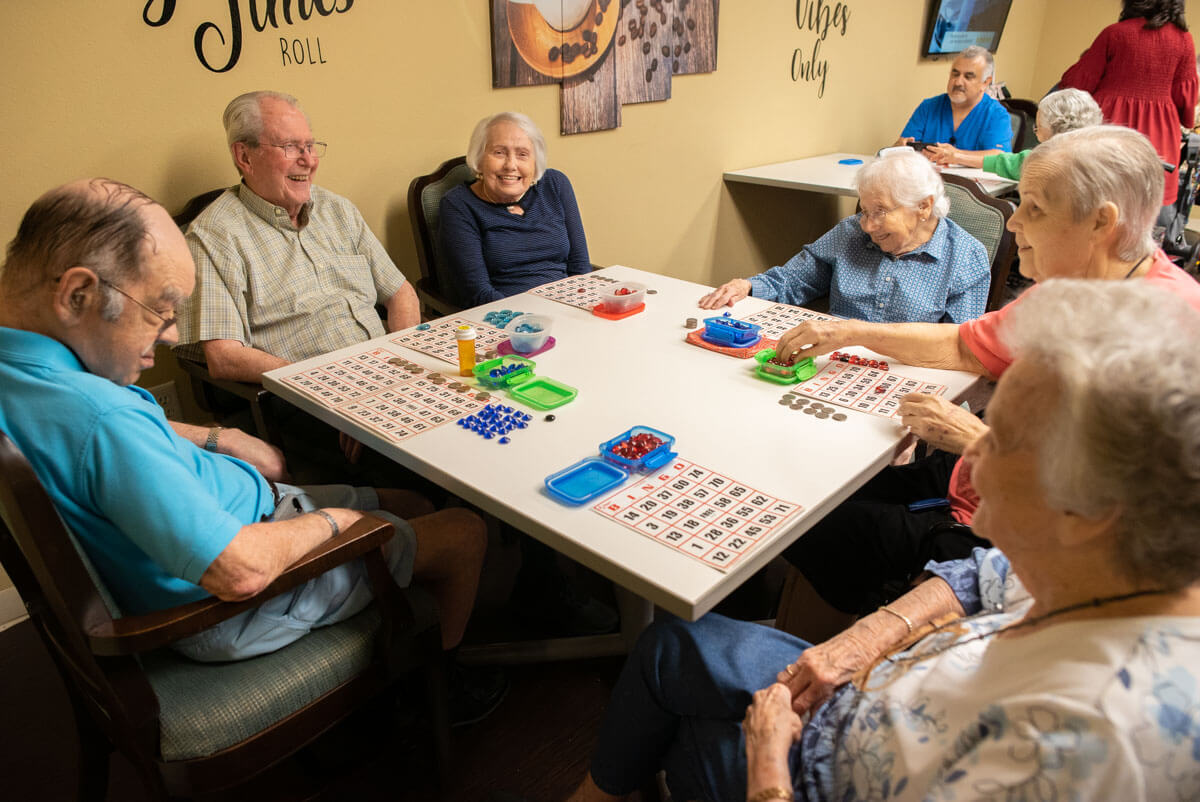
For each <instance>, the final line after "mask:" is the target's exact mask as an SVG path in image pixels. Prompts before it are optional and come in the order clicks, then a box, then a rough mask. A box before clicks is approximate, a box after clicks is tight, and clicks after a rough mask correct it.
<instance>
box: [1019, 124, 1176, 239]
mask: <svg viewBox="0 0 1200 802" xmlns="http://www.w3.org/2000/svg"><path fill="white" fill-rule="evenodd" d="M1038 168H1041V169H1044V170H1047V171H1048V172H1049V173H1050V175H1049V176H1048V177H1047V179H1046V181H1045V184H1044V186H1043V191H1044V192H1045V193H1046V195H1047V197H1050V198H1053V197H1055V196H1056V195H1058V194H1059V193H1060V192H1062V193H1066V195H1067V198H1068V200H1069V202H1070V205H1071V211H1072V214H1073V216H1074V219H1075V220H1076V221H1079V220H1082V219H1083V218H1084V217H1087V216H1088V215H1089V214H1091V213H1092V212H1094V211H1096V209H1098V208H1100V206H1102V205H1103V204H1105V203H1110V202H1111V203H1113V204H1115V205H1116V207H1117V209H1119V210H1120V220H1119V222H1118V225H1117V242H1116V250H1117V256H1118V257H1119V258H1121V259H1124V260H1126V261H1133V260H1135V259H1140V258H1141V257H1143V256H1145V255H1147V254H1149V253H1151V252H1152V251H1153V250H1154V248H1155V247H1156V246H1155V243H1154V237H1153V231H1154V221H1155V219H1156V218H1157V217H1158V212H1159V209H1160V208H1161V206H1162V196H1163V167H1162V161H1161V160H1160V159H1159V158H1158V153H1157V152H1155V150H1154V146H1153V145H1151V144H1150V140H1148V139H1146V137H1145V136H1143V135H1142V134H1140V133H1138V132H1137V131H1134V130H1133V129H1131V128H1124V127H1122V126H1119V125H1092V126H1089V127H1087V128H1080V129H1078V130H1076V131H1068V132H1066V133H1065V134H1059V135H1057V136H1055V137H1054V138H1053V139H1049V140H1047V141H1045V142H1043V143H1042V144H1040V145H1038V146H1037V147H1036V148H1034V149H1033V152H1032V153H1030V154H1029V157H1028V158H1027V159H1026V160H1025V163H1024V164H1023V165H1022V167H1021V173H1022V176H1024V175H1027V174H1028V172H1029V170H1030V169H1035V170H1036V169H1038Z"/></svg>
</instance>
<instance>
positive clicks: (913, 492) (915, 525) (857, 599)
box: [784, 451, 991, 615]
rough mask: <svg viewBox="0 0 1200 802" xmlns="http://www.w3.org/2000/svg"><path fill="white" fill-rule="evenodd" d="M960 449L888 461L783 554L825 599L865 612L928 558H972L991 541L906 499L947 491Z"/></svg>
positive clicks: (946, 512) (905, 583)
mask: <svg viewBox="0 0 1200 802" xmlns="http://www.w3.org/2000/svg"><path fill="white" fill-rule="evenodd" d="M957 460H958V456H957V455H955V454H948V453H946V452H944V451H935V452H933V453H932V454H930V455H929V456H928V457H925V458H924V459H920V460H917V461H916V462H913V463H911V464H909V465H903V466H900V467H888V468H884V469H883V470H882V471H880V472H879V473H878V474H877V475H876V476H875V477H874V478H873V479H871V481H869V482H867V484H865V485H863V487H862V488H860V489H859V490H858V492H856V493H855V494H854V495H852V496H851V497H850V498H848V499H846V501H845V502H843V503H842V504H841V506H839V507H837V508H836V509H835V510H833V512H831V513H829V514H828V515H826V516H825V517H824V518H823V519H822V520H821V521H820V522H819V523H817V524H816V525H815V526H814V527H813V528H812V529H810V530H808V531H807V532H806V533H804V534H803V535H802V536H801V537H800V539H799V540H797V541H796V542H795V543H793V544H792V545H791V546H790V547H789V548H788V550H787V551H786V552H784V556H785V557H786V558H787V559H788V561H789V562H790V563H791V564H792V565H794V566H796V568H798V569H799V570H800V572H801V573H803V574H804V576H805V578H806V579H808V581H809V582H810V583H811V584H812V586H813V588H815V589H816V591H817V593H819V594H820V595H821V598H823V599H824V600H825V601H827V602H829V604H831V605H832V606H834V607H836V608H837V609H839V610H841V611H842V612H845V613H851V614H856V615H864V614H866V613H869V612H871V611H872V610H875V609H877V608H878V607H879V606H880V605H882V604H887V603H888V602H889V601H892V600H894V599H896V598H898V597H900V596H902V595H904V593H905V592H906V591H907V590H908V587H909V586H910V584H911V583H912V580H913V579H914V578H915V577H916V576H917V575H918V574H920V573H921V571H923V570H924V568H925V563H927V562H928V561H929V560H939V561H940V560H953V559H959V558H962V557H967V556H969V555H970V553H971V549H972V548H974V547H975V546H983V547H987V546H989V545H991V544H990V543H989V542H988V541H986V540H984V539H983V538H980V537H976V536H975V535H974V534H972V533H971V530H970V528H969V527H965V526H962V525H960V524H957V523H955V521H954V519H953V517H951V515H950V509H949V507H941V508H938V509H933V510H927V511H924V512H910V511H909V509H908V505H909V504H910V503H912V502H914V501H920V500H922V499H927V498H944V497H945V496H946V493H947V491H948V489H949V487H950V472H951V470H953V468H954V463H955V462H956V461H957Z"/></svg>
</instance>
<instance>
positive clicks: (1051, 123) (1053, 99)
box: [1038, 89, 1104, 135]
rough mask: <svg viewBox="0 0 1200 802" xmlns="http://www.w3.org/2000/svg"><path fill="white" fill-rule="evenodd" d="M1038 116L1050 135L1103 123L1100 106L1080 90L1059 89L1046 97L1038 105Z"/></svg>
mask: <svg viewBox="0 0 1200 802" xmlns="http://www.w3.org/2000/svg"><path fill="white" fill-rule="evenodd" d="M1038 116H1039V117H1041V118H1042V122H1043V123H1044V124H1045V125H1046V127H1047V128H1049V129H1050V133H1051V134H1052V135H1058V134H1065V133H1066V132H1067V131H1074V130H1076V129H1077V128H1086V127H1087V126H1089V125H1100V124H1101V123H1102V122H1104V113H1103V112H1101V111H1100V104H1098V103H1097V102H1096V100H1095V98H1093V97H1092V96H1091V95H1089V94H1088V93H1087V92H1084V91H1083V90H1082V89H1060V90H1058V91H1057V92H1051V93H1050V94H1048V95H1046V96H1045V97H1044V98H1042V102H1041V103H1039V104H1038Z"/></svg>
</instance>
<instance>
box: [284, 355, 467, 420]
mask: <svg viewBox="0 0 1200 802" xmlns="http://www.w3.org/2000/svg"><path fill="white" fill-rule="evenodd" d="M395 356H396V354H394V353H392V352H391V351H388V350H387V349H386V348H373V349H371V350H370V351H365V352H363V353H361V354H354V355H353V356H348V357H345V358H343V359H339V360H337V361H335V362H330V363H328V364H325V365H321V366H320V367H316V368H309V369H308V370H305V371H302V372H300V373H296V374H294V375H291V376H285V377H284V378H283V379H282V381H283V383H284V384H288V385H291V386H292V387H295V388H296V389H297V390H300V391H301V392H303V393H305V394H306V395H309V396H312V397H313V398H315V399H316V400H317V401H319V402H320V403H321V404H323V405H324V406H326V407H328V408H330V409H332V410H333V411H335V412H337V413H338V414H339V415H341V416H343V417H345V418H349V419H350V420H353V421H357V422H358V423H359V424H360V425H362V426H366V427H367V428H369V429H372V430H374V431H375V432H376V433H377V434H379V435H380V436H381V437H383V438H384V439H385V440H393V441H400V440H407V439H408V438H410V437H412V436H414V435H417V434H420V433H421V432H424V431H428V430H429V429H433V428H436V427H438V426H441V425H442V424H444V423H450V422H452V421H455V420H458V419H459V418H461V417H463V416H464V415H469V414H470V413H472V412H477V411H479V410H480V409H482V408H483V407H485V406H487V402H486V401H479V400H476V398H475V396H474V391H473V390H471V389H470V388H467V390H468V392H463V391H459V390H456V389H451V388H450V387H448V386H447V384H446V383H444V382H441V380H440V379H439V380H438V382H434V381H432V380H430V378H428V377H429V376H430V375H431V374H427V373H426V372H425V371H424V370H422V371H421V372H420V373H412V372H409V371H407V370H404V369H402V368H400V367H397V366H395V365H392V364H390V363H389V362H388V360H389V359H392V358H393V357H395ZM460 386H461V387H467V385H465V384H464V385H460Z"/></svg>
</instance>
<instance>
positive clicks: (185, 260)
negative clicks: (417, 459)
mask: <svg viewBox="0 0 1200 802" xmlns="http://www.w3.org/2000/svg"><path fill="white" fill-rule="evenodd" d="M194 286H195V266H194V264H193V262H192V257H191V254H190V253H189V252H188V248H187V245H186V244H185V242H184V239H183V235H182V234H181V233H180V231H179V229H178V228H177V227H176V226H175V224H174V223H173V222H172V220H171V218H170V216H169V215H168V214H167V212H166V210H165V209H163V208H162V207H161V206H160V205H158V204H157V203H155V202H154V201H153V200H151V199H150V198H149V197H147V196H146V195H144V194H142V193H141V192H139V191H138V190H136V189H133V188H132V187H129V186H126V185H124V184H121V183H118V182H115V181H110V180H108V179H93V180H85V181H77V182H74V183H72V184H67V185H65V186H62V187H59V188H57V189H54V190H51V191H50V192H48V193H46V194H45V195H43V196H42V197H41V198H39V199H38V200H37V201H35V202H34V204H33V205H32V206H31V207H30V209H29V210H28V211H27V212H26V214H25V217H24V218H23V219H22V221H21V225H20V228H19V229H18V232H17V236H16V238H15V239H14V240H13V241H12V243H10V245H9V248H8V257H7V260H6V262H5V264H4V268H3V272H0V428H2V429H3V430H4V432H5V433H6V434H7V435H8V436H9V437H10V438H11V439H12V440H13V442H14V443H16V445H17V447H18V448H20V449H21V451H22V453H24V455H25V457H26V458H27V459H28V460H29V462H30V464H31V465H32V466H33V469H34V471H35V472H36V473H37V475H38V478H39V479H40V480H41V482H42V484H43V485H44V486H45V488H46V490H47V492H48V493H49V494H50V497H51V499H52V500H53V501H54V504H55V506H56V507H57V508H58V510H59V512H60V514H61V515H62V517H63V519H64V520H65V521H66V523H67V525H68V526H69V527H70V528H71V529H72V531H73V532H74V534H75V536H76V537H77V538H78V540H79V542H80V544H81V546H82V548H83V550H84V552H86V554H87V556H88V557H89V558H90V559H91V561H92V562H93V563H94V564H95V566H96V569H97V571H98V572H99V574H100V576H101V578H102V579H103V581H104V583H105V585H106V586H107V588H108V590H109V591H110V592H111V593H112V595H113V597H114V598H115V599H116V601H117V604H118V605H119V606H120V608H121V609H122V611H124V612H127V613H145V612H151V611H154V610H159V609H164V608H167V607H172V606H175V605H178V604H183V603H186V602H189V601H193V600H195V599H200V598H204V597H207V596H208V595H210V594H211V595H213V596H216V597H218V598H220V599H224V600H229V601H238V600H243V599H249V598H252V597H254V596H255V595H256V594H258V593H259V592H260V591H262V590H263V589H264V588H266V587H267V586H268V585H270V584H271V582H272V581H274V579H275V578H276V577H278V576H279V575H280V574H281V573H282V572H283V571H284V570H285V569H286V568H287V567H288V566H290V565H291V564H293V563H295V562H296V561H297V560H298V559H300V558H301V557H302V556H304V555H305V554H306V553H308V552H309V551H311V550H312V549H314V548H316V547H317V546H318V545H320V544H321V543H322V542H323V541H325V540H327V539H329V538H330V537H333V536H336V535H337V534H338V532H339V531H340V530H342V529H345V528H346V527H348V526H350V525H352V524H353V523H354V522H355V521H357V520H358V519H359V518H361V517H362V512H360V511H362V510H365V511H370V512H372V513H373V514H375V515H378V516H380V517H382V518H385V519H386V520H388V521H389V522H391V523H392V524H393V526H394V527H395V530H396V531H395V536H394V537H393V538H392V540H391V541H389V543H388V544H387V545H386V546H385V549H384V553H385V557H386V559H387V563H388V567H389V569H390V571H391V573H392V576H393V578H394V579H395V581H396V582H397V584H398V585H400V586H405V585H407V584H409V582H410V580H412V579H414V578H415V579H416V580H417V581H418V582H420V584H422V586H423V587H425V588H426V589H427V590H428V591H429V592H430V593H431V595H433V597H434V599H435V600H436V602H437V605H438V611H439V619H440V622H441V625H442V642H443V647H444V648H446V649H448V650H449V649H453V648H454V647H456V646H457V645H458V643H459V641H460V640H461V639H462V635H463V631H464V630H465V628H466V624H467V619H468V618H469V616H470V614H471V608H472V605H473V603H474V599H475V591H476V587H477V585H478V580H479V571H480V568H481V566H482V563H483V555H484V550H485V547H486V533H485V528H484V525H483V521H482V520H481V519H480V518H479V517H478V516H476V515H475V514H474V513H471V512H468V511H466V510H461V509H454V510H442V511H440V512H434V510H433V506H432V505H431V504H430V503H429V502H428V501H427V500H425V499H424V498H422V497H420V496H418V495H417V494H415V493H412V492H410V491H398V490H378V491H377V490H375V489H374V488H369V487H359V488H354V487H350V486H346V485H327V486H320V487H306V488H300V487H294V486H290V485H284V484H276V482H277V481H282V480H284V479H286V478H287V468H286V465H285V464H284V460H283V456H282V454H281V453H280V452H279V450H278V449H276V448H274V447H273V446H270V445H268V444H267V443H264V442H263V441H261V440H259V439H258V438H255V437H252V436H250V435H248V434H245V433H243V432H241V431H239V430H237V429H219V428H205V427H201V426H193V425H190V424H184V423H174V422H170V421H168V420H167V419H166V417H165V415H164V414H163V410H162V408H161V407H160V406H159V405H158V404H157V403H156V402H155V401H154V399H153V397H152V396H151V395H150V394H149V393H148V392H146V391H145V390H143V389H142V388H140V387H137V386H134V385H133V382H134V381H135V380H136V379H137V378H138V376H139V375H140V374H141V372H142V371H143V370H145V369H147V368H149V367H151V366H152V365H153V364H154V350H155V347H156V346H157V345H158V344H160V343H161V344H166V345H170V344H173V343H174V342H176V340H177V339H178V331H177V330H176V318H175V310H176V309H177V307H178V306H179V304H181V303H182V302H183V301H184V300H186V299H187V297H188V296H189V295H190V294H191V292H192V290H193V288H194ZM405 519H407V520H405ZM370 599H371V593H370V588H369V584H368V583H367V580H366V571H365V568H364V566H363V563H362V561H361V560H357V561H354V562H351V563H347V564H344V565H341V566H337V567H335V568H333V569H331V570H330V571H328V572H326V573H325V574H323V575H322V576H320V577H318V578H316V579H314V580H312V581H310V582H308V583H307V584H305V585H303V586H301V587H299V588H297V589H295V590H293V591H291V592H288V593H284V594H282V595H280V596H276V597H274V598H272V599H269V600H267V601H266V602H264V603H263V605H262V606H260V607H259V608H257V609H255V610H250V611H248V612H246V613H243V614H241V615H239V616H236V617H234V618H232V619H230V620H228V621H225V622H222V623H220V624H218V625H216V626H215V627H212V628H210V629H208V630H205V631H203V632H201V633H199V634H197V635H194V636H192V637H191V638H188V639H186V640H184V641H181V642H179V643H177V644H176V648H177V649H178V650H179V651H181V652H183V653H184V654H187V655H188V656H190V657H193V658H194V659H198V660H236V659H241V658H245V657H251V656H254V655H257V654H263V653H265V652H270V651H274V650H276V649H279V648H281V647H283V646H286V645H287V644H289V643H291V642H293V641H295V640H297V639H299V638H302V637H303V636H304V635H306V634H307V633H308V632H309V631H310V630H311V629H313V628H315V627H320V626H326V625H329V624H333V623H336V622H337V621H340V620H344V619H346V618H348V617H350V616H351V615H354V614H355V613H357V612H358V611H359V610H361V609H363V608H364V607H365V606H366V605H367V604H368V603H369V602H370ZM501 681H502V680H501ZM503 690H504V688H503V687H502V686H498V687H495V688H493V689H492V691H493V692H492V693H488V694H483V695H484V696H486V697H488V698H478V697H479V694H478V693H475V692H474V689H473V690H472V692H471V693H469V694H467V695H466V696H462V697H460V700H459V701H460V703H462V705H463V706H464V707H463V709H460V710H459V711H456V713H457V715H458V717H459V718H460V719H467V718H478V717H479V715H480V714H481V713H483V712H486V710H490V708H491V707H494V706H495V704H497V703H498V702H499V696H500V695H502V694H503ZM472 696H473V697H474V702H476V703H477V704H474V705H470V704H469V701H470V699H471V697H472ZM466 706H471V707H473V708H474V709H470V710H468V709H465V707H466Z"/></svg>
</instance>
